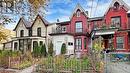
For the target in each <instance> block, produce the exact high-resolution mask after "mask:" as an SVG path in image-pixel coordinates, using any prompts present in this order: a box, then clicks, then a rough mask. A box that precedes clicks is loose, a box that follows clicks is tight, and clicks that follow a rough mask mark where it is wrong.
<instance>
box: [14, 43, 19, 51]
mask: <svg viewBox="0 0 130 73" xmlns="http://www.w3.org/2000/svg"><path fill="white" fill-rule="evenodd" d="M17 47H18V43H17V42H15V43H14V50H17Z"/></svg>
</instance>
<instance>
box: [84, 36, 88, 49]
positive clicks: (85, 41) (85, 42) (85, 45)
mask: <svg viewBox="0 0 130 73" xmlns="http://www.w3.org/2000/svg"><path fill="white" fill-rule="evenodd" d="M86 47H87V39H86V38H84V49H86Z"/></svg>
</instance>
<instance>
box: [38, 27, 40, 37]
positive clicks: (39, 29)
mask: <svg viewBox="0 0 130 73" xmlns="http://www.w3.org/2000/svg"><path fill="white" fill-rule="evenodd" d="M37 36H39V37H40V36H41V27H39V28H37Z"/></svg>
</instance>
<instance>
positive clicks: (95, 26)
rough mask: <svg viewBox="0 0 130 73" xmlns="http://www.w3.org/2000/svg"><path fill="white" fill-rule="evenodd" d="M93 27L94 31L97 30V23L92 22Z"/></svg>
mask: <svg viewBox="0 0 130 73" xmlns="http://www.w3.org/2000/svg"><path fill="white" fill-rule="evenodd" d="M93 27H94V29H97V28H98V26H97V21H94V22H93Z"/></svg>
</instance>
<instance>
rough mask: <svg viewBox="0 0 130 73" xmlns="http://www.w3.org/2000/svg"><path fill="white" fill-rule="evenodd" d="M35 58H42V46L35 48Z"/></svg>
mask: <svg viewBox="0 0 130 73" xmlns="http://www.w3.org/2000/svg"><path fill="white" fill-rule="evenodd" d="M33 56H34V57H39V56H41V46H38V47H35V48H34V50H33Z"/></svg>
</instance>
